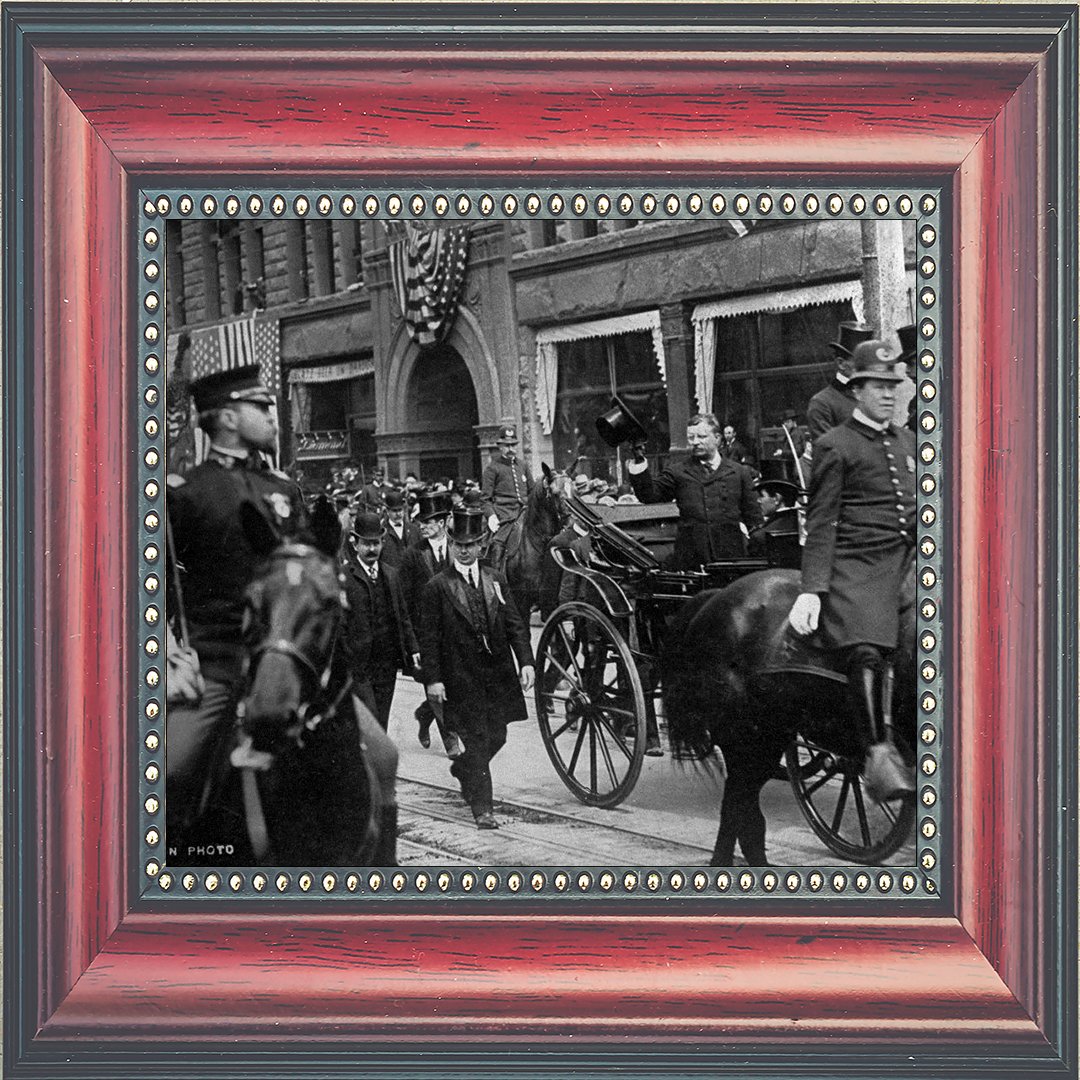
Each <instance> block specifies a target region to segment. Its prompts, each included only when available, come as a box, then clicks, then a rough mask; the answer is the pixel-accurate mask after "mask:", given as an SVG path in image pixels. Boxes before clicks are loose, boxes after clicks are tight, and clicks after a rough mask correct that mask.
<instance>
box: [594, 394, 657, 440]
mask: <svg viewBox="0 0 1080 1080" xmlns="http://www.w3.org/2000/svg"><path fill="white" fill-rule="evenodd" d="M596 430H597V433H598V434H599V436H600V438H601V439H603V440H604V442H606V443H607V444H608V446H618V445H619V443H623V442H626V441H627V440H632V441H633V442H644V441H645V440H646V439H647V438H648V437H649V434H648V432H647V431H646V430H645V428H644V427H642V425H641V422H640V421H639V420H638V418H637V417H636V416H635V415H634V414H633V413H632V412H631V411H630V410H629V409H628V408H627V407H626V406H625V405H624V404H623V402H622V400H621V399H620V398H619V397H618V395H616V396H615V397H613V398H612V399H611V408H610V409H609V410H608V411H607V412H606V413H604V415H603V416H599V417H597V419H596Z"/></svg>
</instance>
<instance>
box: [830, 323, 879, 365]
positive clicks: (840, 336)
mask: <svg viewBox="0 0 1080 1080" xmlns="http://www.w3.org/2000/svg"><path fill="white" fill-rule="evenodd" d="M873 336H874V328H873V327H872V326H866V325H865V324H864V323H857V322H842V323H841V324H840V326H839V327H838V328H837V331H836V340H835V341H830V342H829V344H830V345H831V346H832V347H833V349H835V350H836V353H837V355H838V356H841V357H844V356H851V355H853V353H854V352H855V347H856V346H857V345H858V344H860V342H863V341H870V340H872V338H873Z"/></svg>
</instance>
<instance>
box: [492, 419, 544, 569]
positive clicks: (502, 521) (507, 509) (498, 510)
mask: <svg viewBox="0 0 1080 1080" xmlns="http://www.w3.org/2000/svg"><path fill="white" fill-rule="evenodd" d="M498 437H499V439H500V440H504V441H510V442H512V443H516V442H517V433H516V432H515V431H514V429H513V428H512V427H504V428H501V429H500V430H499V436H498ZM531 489H532V477H531V476H530V475H529V470H528V469H526V468H525V466H524V465H523V464H522V463H521V461H520V460H519V459H518V458H517V457H514V459H513V460H512V461H510V460H508V459H507V457H506V454H505V451H504V452H503V453H502V454H501V455H500V456H499V457H497V458H496V459H495V460H494V461H492V462H490V463H489V465H488V467H487V468H486V469H485V470H484V475H483V477H482V478H481V481H480V507H481V509H482V510H483V512H484V520H485V521H486V520H487V519H488V518H490V517H491V515H492V514H494V515H495V516H496V517H497V518H498V519H499V528H498V530H497V531H496V533H495V535H494V537H493V538H492V542H491V548H490V553H489V561H490V563H491V565H492V566H493V567H494V568H495V569H496V570H500V569H501V568H502V560H503V553H504V552H505V550H506V543H507V541H508V540H509V539H510V527H511V525H513V523H514V522H515V521H517V519H518V517H520V515H521V512H522V511H523V510H524V509H525V504H526V503H527V502H528V499H529V491H530V490H531Z"/></svg>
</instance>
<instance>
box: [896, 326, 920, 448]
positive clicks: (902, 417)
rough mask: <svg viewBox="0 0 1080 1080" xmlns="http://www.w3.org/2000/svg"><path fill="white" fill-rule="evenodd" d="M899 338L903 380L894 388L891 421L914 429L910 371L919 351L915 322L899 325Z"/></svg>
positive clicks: (913, 395)
mask: <svg viewBox="0 0 1080 1080" xmlns="http://www.w3.org/2000/svg"><path fill="white" fill-rule="evenodd" d="M896 336H897V337H898V338H899V339H900V359H899V361H898V364H902V365H903V370H904V373H905V374H904V381H903V382H902V383H901V384H900V385H899V386H898V387H897V390H896V409H895V411H894V413H893V423H894V424H896V425H897V426H898V427H908V428H911V430H912V431H914V430H915V414H916V412H917V410H916V407H915V405H916V402H915V393H916V391H915V380H914V379H913V378H912V372H914V370H915V356H916V354H917V353H918V351H919V331H918V329H917V328H916V326H915V324H914V323H912V324H911V325H910V326H901V327H900V328H899V329H898V330H897V331H896Z"/></svg>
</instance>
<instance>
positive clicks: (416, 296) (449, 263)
mask: <svg viewBox="0 0 1080 1080" xmlns="http://www.w3.org/2000/svg"><path fill="white" fill-rule="evenodd" d="M402 224H403V225H404V227H405V236H404V238H403V239H401V240H396V241H394V243H392V244H391V245H390V276H391V278H392V279H393V282H394V292H395V293H396V294H397V298H398V305H399V307H400V308H401V313H402V315H403V316H404V318H405V326H406V328H407V329H408V332H409V336H410V337H411V338H412V339H413V341H415V342H416V343H417V345H434V344H436V343H437V342H440V341H442V340H443V338H445V337H446V335H447V334H448V333H449V332H450V330H451V328H452V327H453V325H454V317H455V315H456V314H457V306H458V297H459V294H460V292H461V284H462V282H463V281H464V280H465V268H466V264H467V262H468V255H469V226H468V225H454V226H450V227H448V228H444V229H438V228H436V229H429V228H427V227H425V226H423V225H416V224H414V223H413V222H411V221H406V222H403V223H402Z"/></svg>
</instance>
